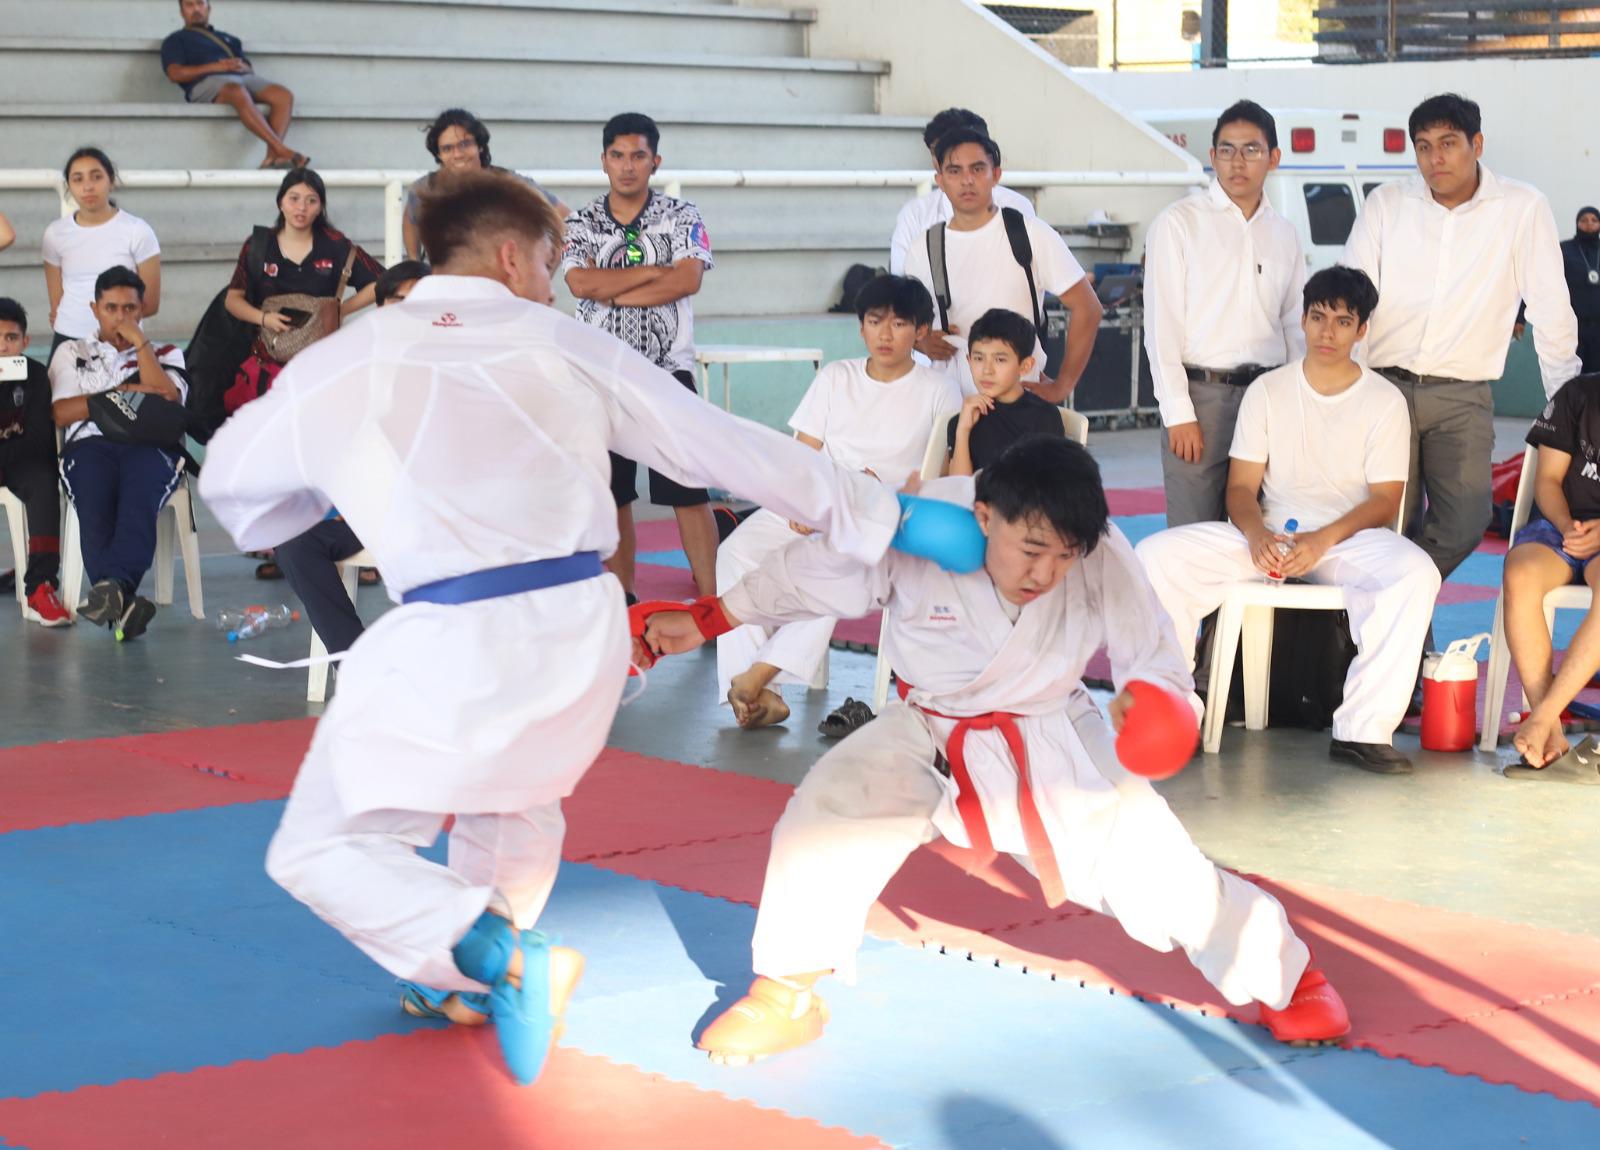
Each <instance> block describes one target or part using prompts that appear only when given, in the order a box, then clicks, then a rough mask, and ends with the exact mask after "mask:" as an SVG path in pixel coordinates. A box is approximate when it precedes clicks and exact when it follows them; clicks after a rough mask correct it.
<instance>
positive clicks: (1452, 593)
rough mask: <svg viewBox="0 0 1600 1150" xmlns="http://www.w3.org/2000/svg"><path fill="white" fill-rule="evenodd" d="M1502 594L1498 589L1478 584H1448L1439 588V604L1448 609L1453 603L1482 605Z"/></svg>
mask: <svg viewBox="0 0 1600 1150" xmlns="http://www.w3.org/2000/svg"><path fill="white" fill-rule="evenodd" d="M1499 594H1500V588H1498V587H1484V586H1482V585H1480V584H1477V583H1446V584H1444V586H1442V587H1440V588H1439V598H1438V603H1439V606H1441V607H1448V606H1449V605H1450V604H1452V603H1482V602H1484V601H1485V600H1487V599H1493V598H1494V597H1495V596H1497V595H1499Z"/></svg>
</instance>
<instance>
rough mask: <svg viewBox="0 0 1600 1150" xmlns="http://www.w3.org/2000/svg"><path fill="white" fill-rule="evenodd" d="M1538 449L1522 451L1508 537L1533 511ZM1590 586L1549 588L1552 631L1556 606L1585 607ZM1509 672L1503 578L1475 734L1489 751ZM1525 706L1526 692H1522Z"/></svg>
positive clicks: (1546, 619)
mask: <svg viewBox="0 0 1600 1150" xmlns="http://www.w3.org/2000/svg"><path fill="white" fill-rule="evenodd" d="M1538 460H1539V450H1538V448H1535V447H1530V448H1528V449H1527V450H1526V451H1524V452H1523V453H1522V477H1521V478H1520V479H1518V480H1517V502H1516V505H1515V506H1514V507H1513V508H1512V511H1511V536H1510V537H1511V539H1512V541H1515V540H1516V538H1517V532H1518V531H1520V530H1521V529H1522V527H1523V526H1524V525H1525V524H1526V523H1527V522H1528V520H1529V519H1530V518H1531V517H1532V515H1533V486H1534V485H1533V473H1534V470H1535V468H1536V467H1537V466H1538ZM1592 598H1593V597H1592V596H1591V595H1590V593H1589V588H1588V586H1587V585H1586V584H1583V583H1573V584H1568V585H1567V586H1565V587H1557V588H1556V589H1555V590H1554V591H1549V592H1547V593H1546V594H1545V597H1544V625H1545V626H1546V627H1548V628H1549V629H1550V633H1551V634H1552V635H1554V634H1555V628H1556V612H1557V611H1559V610H1572V611H1587V610H1588V609H1589V604H1590V602H1591V600H1592ZM1510 672H1511V648H1510V646H1509V645H1508V644H1507V643H1506V620H1505V583H1504V581H1503V579H1502V582H1501V589H1500V594H1499V595H1497V596H1495V600H1494V630H1493V631H1491V632H1490V639H1489V682H1488V685H1487V687H1486V688H1485V690H1484V694H1483V728H1482V730H1481V731H1480V732H1479V735H1478V749H1479V750H1480V751H1492V750H1494V749H1495V747H1496V746H1497V745H1498V744H1499V742H1500V720H1501V719H1502V718H1504V717H1505V705H1506V679H1507V678H1508V677H1509V675H1510ZM1522 705H1523V707H1524V708H1526V707H1527V705H1528V696H1527V695H1526V694H1524V695H1523V696H1522Z"/></svg>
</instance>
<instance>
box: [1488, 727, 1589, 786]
mask: <svg viewBox="0 0 1600 1150" xmlns="http://www.w3.org/2000/svg"><path fill="white" fill-rule="evenodd" d="M1505 776H1506V778H1508V779H1538V780H1540V781H1542V782H1549V783H1577V784H1578V785H1579V786H1589V787H1595V786H1600V739H1597V738H1593V737H1590V738H1587V739H1579V740H1578V741H1577V742H1576V743H1574V744H1573V745H1572V746H1571V747H1570V748H1569V749H1568V750H1567V753H1566V754H1564V755H1561V756H1559V757H1558V758H1554V759H1551V760H1550V761H1549V762H1548V763H1546V764H1545V765H1544V766H1542V767H1536V766H1534V765H1533V764H1532V763H1530V762H1528V760H1527V759H1520V760H1518V761H1517V762H1515V763H1511V764H1508V765H1507V767H1506V769H1505Z"/></svg>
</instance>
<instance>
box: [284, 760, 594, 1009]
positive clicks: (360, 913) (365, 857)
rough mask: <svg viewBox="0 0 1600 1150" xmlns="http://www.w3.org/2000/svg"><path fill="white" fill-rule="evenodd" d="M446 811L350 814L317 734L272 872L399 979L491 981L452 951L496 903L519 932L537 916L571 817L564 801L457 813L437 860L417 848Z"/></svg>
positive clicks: (467, 986) (453, 983)
mask: <svg viewBox="0 0 1600 1150" xmlns="http://www.w3.org/2000/svg"><path fill="white" fill-rule="evenodd" d="M446 818H447V816H445V815H442V814H430V813H428V812H425V811H402V810H375V811H367V812H365V813H361V814H351V813H349V812H348V810H347V808H346V806H345V804H344V803H343V802H342V801H341V799H340V797H339V791H338V787H337V785H336V781H335V777H334V763H333V757H332V756H331V755H330V754H329V753H328V752H327V750H326V749H324V748H321V747H320V746H319V745H318V740H313V742H312V746H311V752H310V753H309V754H308V755H307V756H306V761H305V763H304V764H303V765H302V766H301V768H300V774H299V777H297V778H296V779H295V784H294V790H293V792H292V793H291V794H290V795H289V804H288V807H287V809H285V811H284V814H283V822H282V823H281V824H280V825H279V827H278V832H277V834H276V835H274V836H273V839H272V845H271V846H270V847H269V848H268V850H267V873H268V874H269V875H270V876H271V877H272V879H273V881H274V882H276V883H278V885H279V886H282V887H283V888H284V889H285V890H287V891H288V892H289V893H290V894H292V895H294V896H295V898H297V899H299V900H300V901H301V902H303V903H305V904H306V905H307V906H308V907H310V908H311V909H312V910H313V911H315V912H316V914H317V917H318V918H320V919H322V920H323V921H324V922H326V923H327V924H328V925H329V926H331V927H333V928H334V929H335V930H337V931H338V932H339V933H340V934H342V935H344V936H345V937H346V938H348V939H349V940H350V941H351V942H353V943H355V945H356V946H358V947H360V948H361V949H362V950H363V951H365V952H366V953H367V955H368V956H370V957H371V958H372V959H373V961H375V962H377V963H378V965H380V966H382V967H383V968H384V969H385V970H387V971H389V972H390V973H391V974H393V975H395V976H396V977H397V978H405V979H410V980H412V981H414V982H420V983H423V984H424V985H426V986H431V987H436V988H438V989H441V990H487V989H488V988H487V987H485V986H484V985H483V984H482V983H479V982H475V981H474V980H472V979H470V978H468V977H467V976H466V975H464V974H462V973H461V971H460V970H459V969H457V967H456V963H455V959H454V958H453V957H452V955H451V953H450V952H451V949H452V948H453V947H454V946H455V944H456V943H457V942H459V941H460V940H461V939H462V937H463V936H464V935H465V934H466V933H467V931H468V930H469V929H471V927H472V924H473V923H474V922H476V921H477V920H478V917H479V916H480V915H482V914H483V912H484V911H485V910H486V909H488V907H489V906H490V904H491V902H492V903H493V904H494V906H495V909H496V910H497V911H499V912H500V913H502V914H506V915H508V916H509V917H510V918H511V920H512V922H513V923H515V924H516V926H517V928H518V929H527V928H528V927H531V926H533V925H534V922H535V921H536V920H537V919H538V917H539V914H540V912H541V911H542V910H543V909H544V905H545V902H546V901H547V900H548V899H549V897H550V890H551V888H552V887H553V886H554V885H555V881H556V871H557V869H558V868H559V867H560V864H561V841H562V839H563V837H564V836H565V834H566V820H565V819H564V818H563V817H562V814H561V804H560V803H559V802H551V803H546V804H543V805H540V806H537V807H534V808H532V809H531V810H527V811H523V812H521V813H519V814H477V815H474V814H458V815H456V816H455V820H456V821H455V825H454V826H453V827H452V828H451V830H450V842H449V855H448V858H449V862H448V865H447V866H440V865H439V864H438V863H435V862H431V861H430V860H428V859H425V858H423V857H422V856H420V855H418V854H417V853H416V851H417V849H418V848H421V847H426V846H429V845H431V844H432V843H433V842H434V840H435V839H437V838H438V837H439V832H440V831H441V830H442V829H443V828H444V824H445V820H446Z"/></svg>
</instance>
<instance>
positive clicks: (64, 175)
mask: <svg viewBox="0 0 1600 1150" xmlns="http://www.w3.org/2000/svg"><path fill="white" fill-rule="evenodd" d="M79 160H93V161H94V162H95V163H97V164H99V165H100V167H101V168H102V169H104V171H105V173H106V182H107V183H108V184H110V185H111V186H112V187H115V186H116V184H117V166H116V165H115V164H113V163H112V162H111V157H110V156H108V155H106V154H105V153H104V152H102V151H101V150H100V149H99V148H96V147H93V146H88V147H83V148H79V149H78V150H77V151H76V152H73V153H72V155H70V156H68V157H67V162H66V163H64V164H62V165H61V182H62V183H64V184H66V185H67V187H68V190H69V191H70V190H71V187H72V165H73V164H76V163H77V162H78V161H79ZM106 202H107V203H108V204H110V205H111V206H112V207H116V206H117V201H116V200H113V199H110V198H109V197H108V198H107V200H106Z"/></svg>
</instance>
